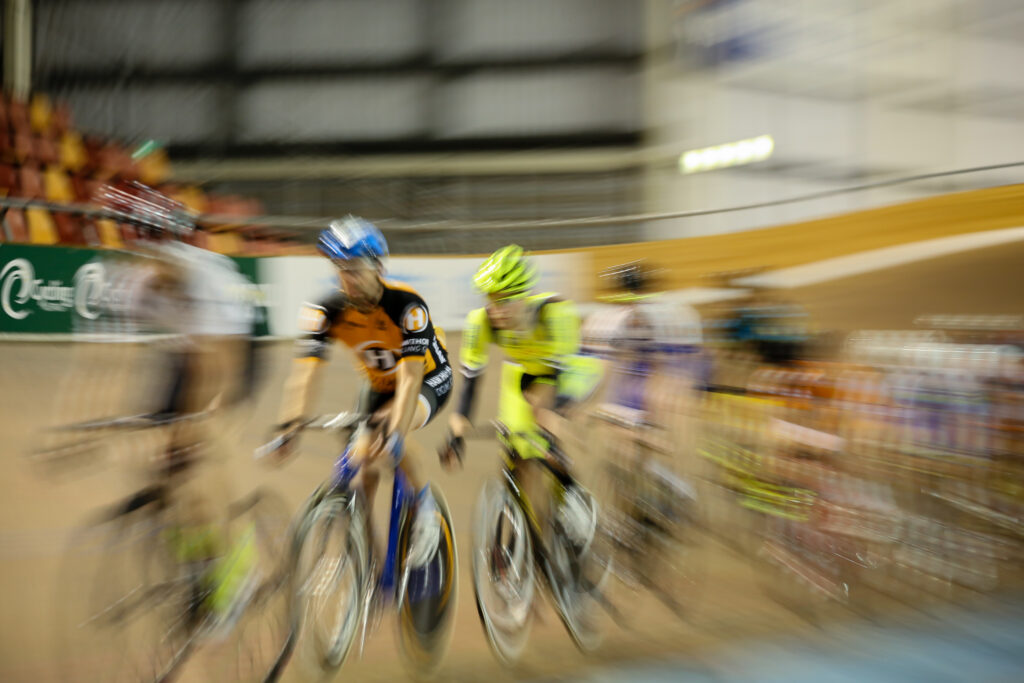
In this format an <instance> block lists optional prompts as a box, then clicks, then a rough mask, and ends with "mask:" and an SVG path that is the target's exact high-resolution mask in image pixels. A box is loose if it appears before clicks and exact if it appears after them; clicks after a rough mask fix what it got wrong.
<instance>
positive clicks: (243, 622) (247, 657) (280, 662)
mask: <svg viewBox="0 0 1024 683" xmlns="http://www.w3.org/2000/svg"><path fill="white" fill-rule="evenodd" d="M290 521H291V520H290V516H289V514H288V506H287V504H286V503H285V502H284V501H283V500H282V499H281V498H280V497H278V496H277V495H275V494H272V493H271V492H269V491H263V490H257V491H255V492H253V493H252V494H250V495H249V496H247V497H246V498H244V499H242V500H240V501H239V502H237V503H235V504H233V505H232V506H231V508H230V509H229V511H228V527H229V530H230V534H229V536H230V538H232V539H234V542H235V543H241V542H246V539H247V537H249V535H250V534H251V539H252V543H253V548H254V550H255V563H254V565H253V567H252V569H251V570H250V576H249V580H250V582H251V584H250V586H251V590H252V591H253V592H252V597H251V598H250V600H249V602H248V604H247V605H246V608H245V612H244V613H243V615H242V616H241V617H240V618H239V621H238V623H237V624H235V627H234V629H233V630H232V633H231V638H230V640H229V641H228V643H227V648H228V649H229V650H230V651H231V652H230V656H223V657H220V659H221V661H223V662H224V663H226V664H227V665H228V666H230V667H231V668H230V670H228V671H221V672H219V675H218V676H217V678H218V679H219V680H235V681H263V680H268V679H269V680H274V679H276V678H277V676H278V675H279V674H280V673H281V671H282V670H283V668H284V664H285V662H286V661H287V659H288V657H289V656H290V654H291V650H292V646H293V645H294V638H295V633H294V631H293V629H292V628H291V619H290V617H291V614H290V609H291V596H290V588H291V569H292V566H291V562H290V561H289V559H288V553H287V549H288V542H289V526H290Z"/></svg>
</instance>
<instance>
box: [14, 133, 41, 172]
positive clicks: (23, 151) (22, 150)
mask: <svg viewBox="0 0 1024 683" xmlns="http://www.w3.org/2000/svg"><path fill="white" fill-rule="evenodd" d="M13 138H14V139H13V142H14V158H15V159H16V160H17V162H18V163H19V164H26V163H28V162H30V161H32V160H33V159H34V158H35V155H36V149H35V140H34V139H33V138H32V134H31V133H29V132H28V131H15V132H14V136H13Z"/></svg>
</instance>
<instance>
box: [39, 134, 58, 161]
mask: <svg viewBox="0 0 1024 683" xmlns="http://www.w3.org/2000/svg"><path fill="white" fill-rule="evenodd" d="M35 147H36V160H37V161H38V162H39V163H41V164H56V163H58V162H59V161H60V148H59V147H58V146H57V143H56V141H54V140H51V139H50V138H47V137H42V136H37V137H36V138H35Z"/></svg>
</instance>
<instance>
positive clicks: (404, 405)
mask: <svg viewBox="0 0 1024 683" xmlns="http://www.w3.org/2000/svg"><path fill="white" fill-rule="evenodd" d="M425 369H426V362H425V359H424V358H423V357H420V358H414V357H413V358H408V357H406V358H402V359H401V360H400V361H399V363H398V382H397V386H396V387H395V406H394V410H392V411H391V417H390V420H389V421H388V433H389V434H398V435H400V436H402V437H404V436H405V435H406V434H408V433H409V427H410V426H411V425H412V418H413V416H414V415H415V414H416V405H417V399H418V397H419V394H420V387H421V386H422V385H423V375H424V374H425V372H424V371H425Z"/></svg>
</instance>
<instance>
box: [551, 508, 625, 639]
mask: <svg viewBox="0 0 1024 683" xmlns="http://www.w3.org/2000/svg"><path fill="white" fill-rule="evenodd" d="M578 494H582V495H583V500H584V503H585V504H586V505H587V506H588V508H590V509H591V510H592V511H593V514H594V516H595V517H598V516H599V512H598V505H597V502H596V501H595V500H594V497H593V496H592V495H591V494H590V493H589V492H588V491H585V490H584V489H582V488H580V489H578ZM606 539H607V535H605V534H601V533H598V532H596V530H595V533H594V537H593V539H592V541H591V543H590V545H589V547H588V548H586V549H585V550H584V551H583V552H582V553H581V552H580V551H579V550H577V549H576V548H574V547H573V545H572V543H571V542H570V541H569V539H568V537H567V536H566V534H565V533H564V532H563V531H562V530H561V529H559V528H558V525H557V524H555V525H552V528H551V533H550V534H549V540H548V543H547V546H548V549H549V550H548V557H547V558H546V560H545V561H543V562H542V564H543V566H544V569H545V573H546V575H547V578H548V587H549V588H550V590H551V595H552V597H553V598H554V602H555V607H556V609H557V611H558V615H559V617H560V618H561V619H562V624H563V625H564V626H565V629H566V631H568V633H569V636H570V637H571V638H572V640H573V642H574V643H575V644H576V647H577V648H579V649H580V650H581V651H582V652H592V651H593V650H594V649H596V648H597V646H598V645H600V644H601V640H602V638H603V630H602V628H601V625H600V618H601V614H602V613H603V612H604V611H605V606H606V604H607V602H606V600H607V598H606V596H605V590H606V587H607V583H608V578H609V577H610V576H611V575H612V568H613V564H614V560H613V557H612V553H611V548H610V547H609V546H608V545H607V544H606V543H605V542H604V541H605V540H606Z"/></svg>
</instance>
